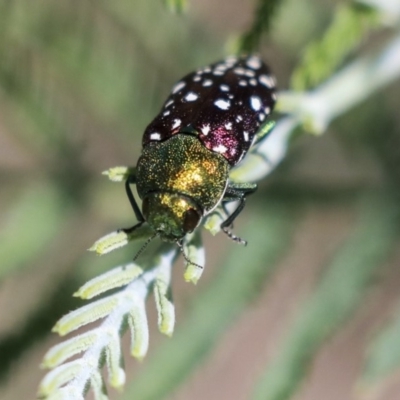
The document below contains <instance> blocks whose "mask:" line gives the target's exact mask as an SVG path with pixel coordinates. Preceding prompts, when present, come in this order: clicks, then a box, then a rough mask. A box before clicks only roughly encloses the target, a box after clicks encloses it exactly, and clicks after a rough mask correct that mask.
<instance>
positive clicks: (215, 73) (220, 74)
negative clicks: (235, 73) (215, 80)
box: [213, 69, 225, 76]
mask: <svg viewBox="0 0 400 400" xmlns="http://www.w3.org/2000/svg"><path fill="white" fill-rule="evenodd" d="M213 74H214V75H216V76H222V75H224V74H225V71H220V70H218V69H217V70H215V71H214V72H213Z"/></svg>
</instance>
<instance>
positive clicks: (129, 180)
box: [122, 169, 145, 234]
mask: <svg viewBox="0 0 400 400" xmlns="http://www.w3.org/2000/svg"><path fill="white" fill-rule="evenodd" d="M131 184H136V169H133V171H132V172H131V173H130V174H129V175H128V177H127V178H126V180H125V190H126V194H127V196H128V199H129V202H130V203H131V206H132V209H133V212H134V213H135V217H136V219H137V220H138V223H137V224H136V225H134V226H132V227H131V228H126V229H122V230H123V231H124V232H125V233H127V234H129V233H131V232H132V231H134V230H135V229H137V228H139V226H141V225H142V224H143V222H145V220H144V217H143V214H142V212H141V211H140V208H139V206H138V205H137V203H136V199H135V196H134V195H133V192H132V189H131V186H130V185H131Z"/></svg>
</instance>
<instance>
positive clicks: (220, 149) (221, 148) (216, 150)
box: [213, 144, 228, 153]
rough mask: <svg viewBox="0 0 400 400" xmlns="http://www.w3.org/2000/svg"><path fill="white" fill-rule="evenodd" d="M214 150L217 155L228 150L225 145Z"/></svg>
mask: <svg viewBox="0 0 400 400" xmlns="http://www.w3.org/2000/svg"><path fill="white" fill-rule="evenodd" d="M213 150H214V151H215V152H217V153H225V152H226V151H227V150H228V149H227V148H226V147H225V146H224V145H223V144H220V145H218V146H215V147H213Z"/></svg>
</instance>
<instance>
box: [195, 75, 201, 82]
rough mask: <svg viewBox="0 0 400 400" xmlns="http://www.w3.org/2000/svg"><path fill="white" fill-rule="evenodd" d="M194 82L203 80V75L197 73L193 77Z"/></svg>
mask: <svg viewBox="0 0 400 400" xmlns="http://www.w3.org/2000/svg"><path fill="white" fill-rule="evenodd" d="M193 81H194V82H199V81H201V76H198V75H195V77H194V78H193Z"/></svg>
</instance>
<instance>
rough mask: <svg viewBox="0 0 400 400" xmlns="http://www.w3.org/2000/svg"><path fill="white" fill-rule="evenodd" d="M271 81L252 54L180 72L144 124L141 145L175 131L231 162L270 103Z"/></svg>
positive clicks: (272, 96)
mask: <svg viewBox="0 0 400 400" xmlns="http://www.w3.org/2000/svg"><path fill="white" fill-rule="evenodd" d="M275 90H276V86H275V79H274V77H273V76H272V75H271V73H270V70H269V68H268V67H267V66H266V65H265V64H264V62H263V61H262V60H261V59H260V58H259V57H258V56H255V55H252V56H248V57H228V58H227V59H225V60H224V61H220V62H217V63H215V64H212V65H210V66H208V67H205V68H202V69H199V70H198V71H196V72H193V73H191V74H189V75H186V76H185V77H184V78H182V79H181V80H180V81H179V82H177V83H176V84H175V86H174V87H173V88H172V91H171V94H170V95H169V97H168V99H167V100H166V102H165V104H164V106H163V108H162V110H161V112H160V113H159V114H158V115H157V116H156V118H155V119H154V120H153V121H152V122H151V123H150V125H149V126H148V127H147V128H146V131H145V133H144V136H143V146H146V145H148V144H149V143H151V142H160V141H164V140H166V139H168V138H170V137H171V136H173V135H176V134H178V133H185V132H187V133H192V134H193V133H194V134H196V135H198V137H199V139H200V141H201V142H202V143H203V144H204V146H205V147H206V148H208V149H210V150H212V151H214V152H216V153H219V154H221V155H222V156H224V157H225V158H226V159H227V161H228V163H229V164H230V165H231V166H234V165H235V164H237V163H238V162H239V161H240V160H241V159H242V158H243V156H244V155H245V154H246V152H247V151H248V150H249V148H250V146H251V144H252V141H253V138H254V136H255V134H256V132H257V130H258V128H259V127H260V124H261V123H262V122H263V121H264V119H265V118H266V117H267V116H268V115H269V114H270V112H271V110H272V109H273V107H274V105H275V101H276V96H275Z"/></svg>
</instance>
